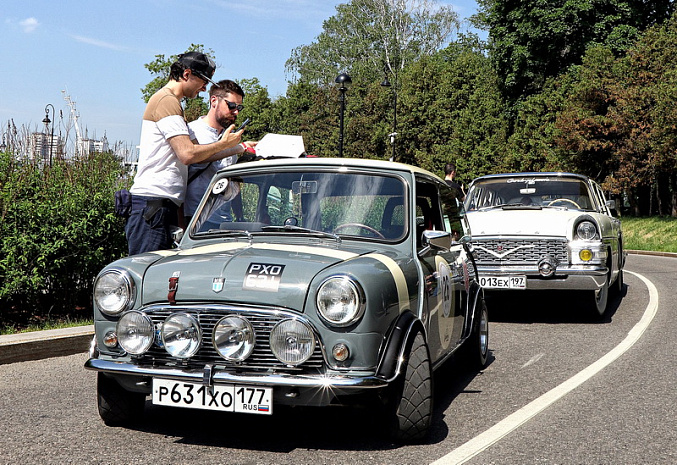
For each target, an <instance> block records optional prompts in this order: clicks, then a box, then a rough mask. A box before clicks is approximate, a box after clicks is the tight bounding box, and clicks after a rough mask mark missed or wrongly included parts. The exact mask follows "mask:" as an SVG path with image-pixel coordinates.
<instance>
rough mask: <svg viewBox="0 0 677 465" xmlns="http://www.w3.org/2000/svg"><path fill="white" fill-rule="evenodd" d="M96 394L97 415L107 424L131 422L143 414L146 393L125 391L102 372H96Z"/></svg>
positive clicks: (116, 424)
mask: <svg viewBox="0 0 677 465" xmlns="http://www.w3.org/2000/svg"><path fill="white" fill-rule="evenodd" d="M96 394H97V401H98V407H99V416H100V417H101V419H102V420H103V422H104V423H105V424H106V425H108V426H120V425H126V424H130V423H133V422H134V421H137V420H138V419H140V418H141V416H142V414H143V408H144V404H145V403H146V395H145V394H143V393H141V392H130V391H127V390H126V389H124V388H123V387H122V386H120V384H119V383H118V382H117V381H116V380H115V379H113V378H111V377H110V376H106V375H104V374H103V373H98V376H97V379H96Z"/></svg>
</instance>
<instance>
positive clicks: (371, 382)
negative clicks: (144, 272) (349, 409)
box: [85, 358, 388, 389]
mask: <svg viewBox="0 0 677 465" xmlns="http://www.w3.org/2000/svg"><path fill="white" fill-rule="evenodd" d="M85 368H86V369H88V370H95V371H100V372H103V373H110V374H114V375H132V376H150V377H157V378H163V379H171V380H176V381H191V382H195V383H202V382H203V380H204V370H190V371H189V370H179V369H175V368H166V367H141V366H137V365H133V364H131V363H127V362H114V361H110V360H101V359H96V358H90V359H89V360H87V362H85ZM212 382H213V384H215V385H217V384H251V385H256V386H271V387H275V386H289V387H304V388H332V387H337V388H339V387H340V388H344V389H358V388H359V389H374V388H382V387H385V386H387V385H388V380H386V379H383V378H379V377H376V376H373V375H372V376H360V377H350V376H339V375H329V376H327V375H287V374H264V375H251V374H249V375H235V374H232V373H227V372H222V371H218V370H216V369H214V370H213V371H212Z"/></svg>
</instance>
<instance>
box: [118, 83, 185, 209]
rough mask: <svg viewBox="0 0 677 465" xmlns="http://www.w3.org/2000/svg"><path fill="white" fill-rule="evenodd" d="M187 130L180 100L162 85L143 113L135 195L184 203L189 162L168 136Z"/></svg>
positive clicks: (132, 191)
mask: <svg viewBox="0 0 677 465" xmlns="http://www.w3.org/2000/svg"><path fill="white" fill-rule="evenodd" d="M188 134H189V133H188V126H187V125H186V120H185V119H184V118H183V108H181V102H180V101H179V99H178V98H176V96H175V95H174V94H172V92H171V91H170V90H169V89H167V88H162V89H160V90H159V91H158V92H156V93H155V94H154V95H153V96H152V97H151V98H150V100H149V101H148V105H147V106H146V111H145V112H144V114H143V123H142V124H141V140H140V144H139V164H138V168H137V172H136V176H134V184H133V185H132V187H131V189H130V192H131V193H132V194H133V195H141V196H146V197H162V198H165V199H171V200H172V201H173V202H174V203H175V204H176V205H177V206H179V205H181V203H183V199H184V197H185V188H186V180H187V179H188V166H186V165H184V164H183V163H181V161H180V160H179V158H178V157H177V156H176V154H175V153H174V150H172V147H171V145H169V139H170V138H172V137H174V136H178V135H188Z"/></svg>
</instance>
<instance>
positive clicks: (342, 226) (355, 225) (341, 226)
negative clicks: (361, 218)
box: [334, 223, 385, 239]
mask: <svg viewBox="0 0 677 465" xmlns="http://www.w3.org/2000/svg"><path fill="white" fill-rule="evenodd" d="M347 228H359V229H364V230H365V231H369V232H370V233H372V234H373V235H374V236H376V237H378V238H379V239H385V236H383V234H381V233H380V232H379V231H378V230H377V229H374V228H372V227H371V226H367V225H366V224H362V223H343V224H339V225H338V226H336V227H335V228H334V232H335V233H337V234H338V231H339V229H347Z"/></svg>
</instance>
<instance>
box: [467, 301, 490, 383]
mask: <svg viewBox="0 0 677 465" xmlns="http://www.w3.org/2000/svg"><path fill="white" fill-rule="evenodd" d="M475 312H476V313H477V314H476V315H475V321H473V328H472V332H471V333H470V337H468V339H467V340H466V341H465V342H464V343H463V348H462V351H463V353H462V356H463V364H464V366H465V367H466V368H467V369H468V370H472V371H476V370H481V369H482V368H484V367H485V366H486V365H487V360H488V359H489V310H488V309H487V304H486V302H485V301H484V299H481V301H480V302H479V303H478V308H477V309H476V310H475Z"/></svg>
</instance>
